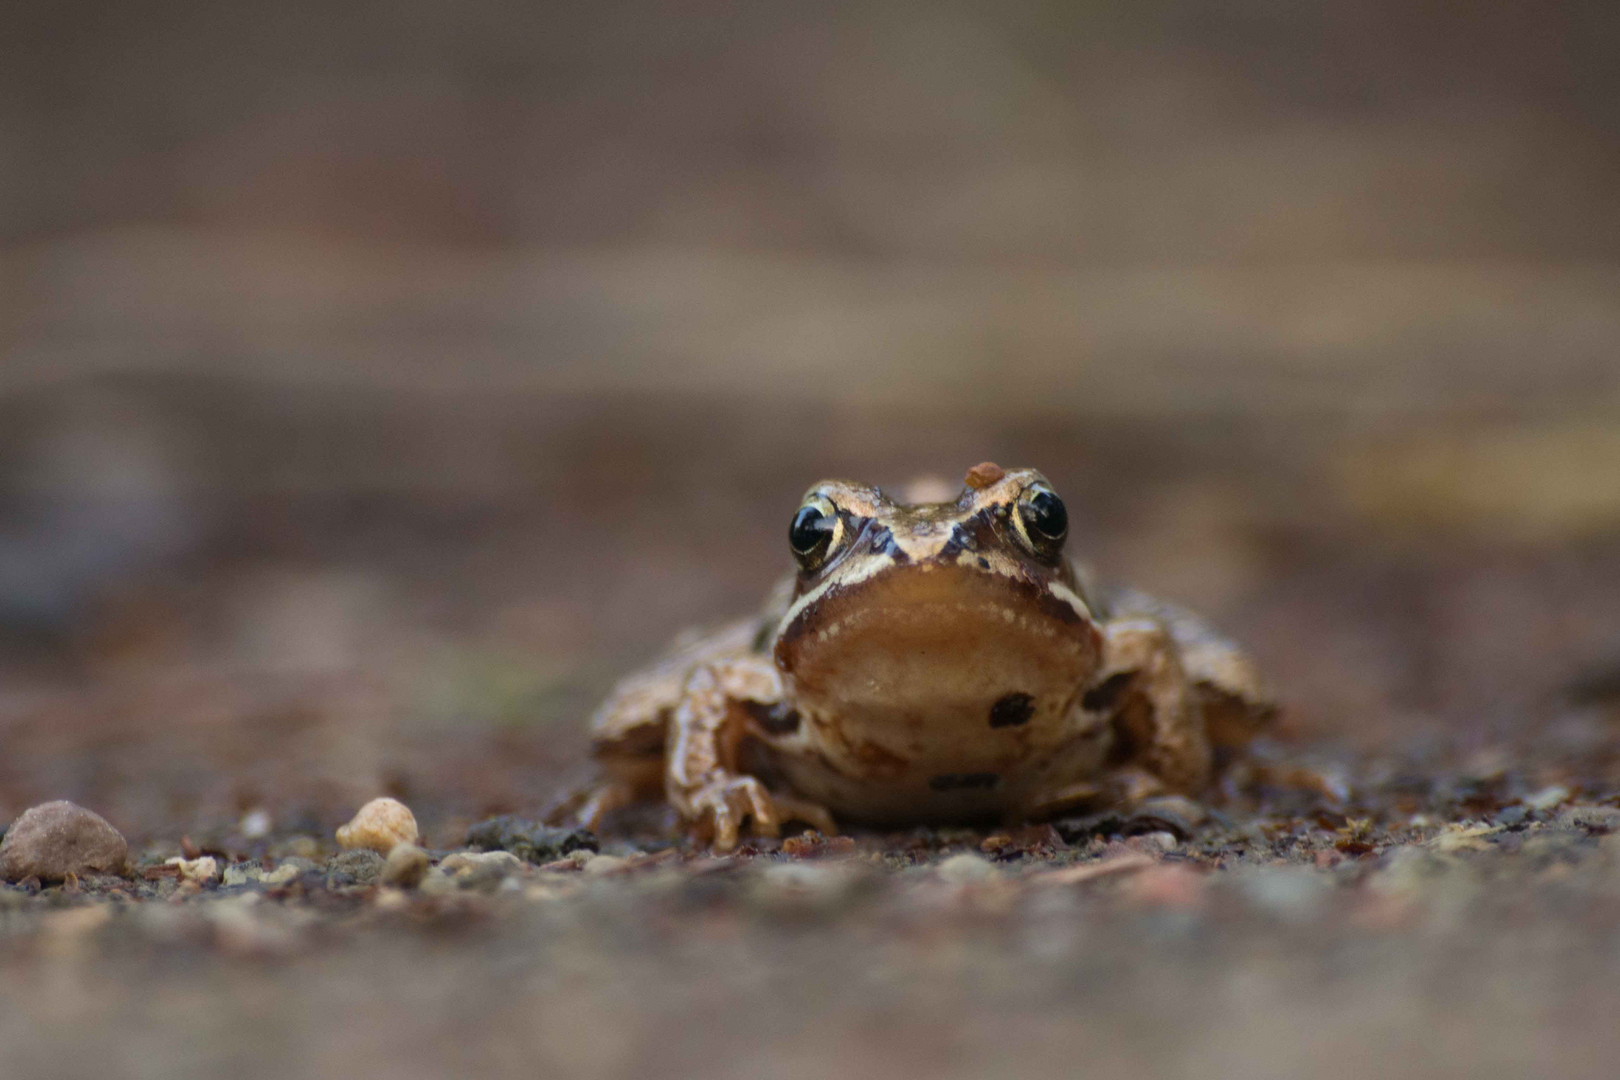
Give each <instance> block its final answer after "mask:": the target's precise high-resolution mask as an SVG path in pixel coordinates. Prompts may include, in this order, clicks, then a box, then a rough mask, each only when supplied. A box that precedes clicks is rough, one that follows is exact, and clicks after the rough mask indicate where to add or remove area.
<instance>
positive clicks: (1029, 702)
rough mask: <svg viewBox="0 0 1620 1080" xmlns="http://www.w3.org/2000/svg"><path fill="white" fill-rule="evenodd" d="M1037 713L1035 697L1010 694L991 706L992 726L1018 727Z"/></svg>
mask: <svg viewBox="0 0 1620 1080" xmlns="http://www.w3.org/2000/svg"><path fill="white" fill-rule="evenodd" d="M1034 715H1035V699H1034V698H1033V697H1031V696H1030V695H1028V694H1023V693H1017V694H1008V695H1006V696H1005V697H1003V698H1001V699H1000V700H999V701H997V702H996V703H995V704H994V705H992V706H990V726H991V727H993V728H1003V727H1018V726H1020V725H1021V724H1027V723H1029V718H1030V717H1031V716H1034Z"/></svg>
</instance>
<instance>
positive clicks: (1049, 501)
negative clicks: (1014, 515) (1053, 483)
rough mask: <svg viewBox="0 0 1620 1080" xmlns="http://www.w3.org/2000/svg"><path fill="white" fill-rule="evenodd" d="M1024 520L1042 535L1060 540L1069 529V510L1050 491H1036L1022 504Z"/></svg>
mask: <svg viewBox="0 0 1620 1080" xmlns="http://www.w3.org/2000/svg"><path fill="white" fill-rule="evenodd" d="M1024 522H1025V524H1027V525H1028V526H1029V527H1030V528H1031V529H1032V530H1034V531H1035V532H1038V533H1040V534H1041V535H1042V536H1045V537H1047V538H1048V539H1051V540H1060V539H1062V538H1063V536H1064V534H1066V533H1067V532H1068V531H1069V511H1068V510H1067V509H1066V508H1065V507H1064V505H1063V500H1062V499H1060V498H1058V497H1057V496H1056V495H1054V494H1052V493H1051V492H1050V491H1037V492H1036V493H1035V494H1033V495H1031V496H1030V497H1029V501H1028V502H1027V503H1025V504H1024Z"/></svg>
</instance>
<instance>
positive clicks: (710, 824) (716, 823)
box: [692, 776, 838, 851]
mask: <svg viewBox="0 0 1620 1080" xmlns="http://www.w3.org/2000/svg"><path fill="white" fill-rule="evenodd" d="M692 808H693V810H694V822H695V823H696V824H697V826H698V829H699V831H700V832H701V833H703V834H706V835H707V836H708V837H709V838H710V843H711V845H712V846H713V848H714V850H716V851H730V850H732V849H733V848H735V847H736V846H737V843H738V841H739V840H740V839H741V837H742V832H743V828H744V826H745V825H746V826H747V827H748V831H749V832H751V833H752V834H753V835H755V836H780V835H782V823H783V822H784V821H802V822H804V823H805V824H807V825H810V826H812V827H813V828H816V829H819V830H820V831H821V832H823V833H824V834H826V835H828V836H833V835H836V834H837V832H838V829H837V826H836V825H835V824H834V823H833V819H832V815H831V814H829V813H828V812H827V810H826V808H825V807H822V806H819V805H817V804H815V803H812V802H806V801H805V800H803V799H797V798H794V797H793V796H791V795H773V794H771V793H770V792H769V791H767V790H766V788H765V785H764V784H762V783H760V782H759V781H758V780H756V779H755V778H754V777H752V776H733V777H728V778H726V779H724V780H719V781H716V782H714V783H713V784H711V785H709V786H708V787H707V788H704V789H703V790H702V791H700V792H699V793H698V794H697V796H696V797H695V798H694V799H693V800H692Z"/></svg>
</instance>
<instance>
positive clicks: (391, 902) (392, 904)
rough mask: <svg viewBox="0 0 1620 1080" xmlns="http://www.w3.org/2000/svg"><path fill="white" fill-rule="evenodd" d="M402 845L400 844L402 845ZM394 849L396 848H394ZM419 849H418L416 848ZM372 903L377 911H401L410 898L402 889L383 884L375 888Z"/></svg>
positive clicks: (408, 903)
mask: <svg viewBox="0 0 1620 1080" xmlns="http://www.w3.org/2000/svg"><path fill="white" fill-rule="evenodd" d="M403 846H404V845H401V847H403ZM395 850H396V851H397V850H398V848H396V849H395ZM418 850H420V849H418ZM372 904H373V905H374V906H375V907H376V909H377V910H378V911H401V910H403V909H405V908H407V907H410V905H411V898H410V897H409V896H407V895H405V890H404V889H396V888H394V887H392V886H388V885H385V886H383V887H382V888H380V889H378V890H377V895H376V897H375V898H374V899H373V900H372Z"/></svg>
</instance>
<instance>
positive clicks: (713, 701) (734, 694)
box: [664, 656, 837, 851]
mask: <svg viewBox="0 0 1620 1080" xmlns="http://www.w3.org/2000/svg"><path fill="white" fill-rule="evenodd" d="M781 697H782V682H781V676H780V675H779V674H778V673H777V671H776V669H775V668H774V667H773V666H772V665H771V664H770V663H769V661H766V660H762V659H760V658H757V657H752V656H749V657H739V658H734V659H730V660H722V661H717V662H714V663H709V664H703V665H701V666H699V667H698V668H697V669H695V670H694V671H693V672H692V675H691V677H690V678H689V679H688V680H687V684H686V689H685V693H684V696H683V698H682V700H681V703H680V705H679V706H677V708H676V709H675V713H674V716H673V717H672V720H671V727H672V742H671V746H670V753H669V760H668V763H667V767H666V771H665V776H664V789H665V792H666V793H667V795H668V796H669V801H670V802H671V803H672V804H674V806H675V808H676V809H677V810H679V811H680V813H681V816H682V817H683V818H685V819H686V820H687V822H688V823H690V824H691V826H692V828H693V829H694V831H695V832H696V833H697V834H698V835H699V836H700V837H701V838H703V839H706V840H708V841H709V842H710V844H711V845H712V846H713V847H714V849H715V850H716V851H730V850H732V849H733V848H735V847H736V846H737V843H738V841H739V840H740V839H741V837H742V835H743V830H744V827H745V826H746V827H747V828H748V829H749V830H750V831H752V832H753V833H754V834H756V835H759V836H780V835H781V833H782V823H783V822H785V821H802V822H805V823H806V824H808V825H811V826H814V827H815V828H817V829H820V830H821V831H822V832H824V833H827V834H828V835H832V834H833V833H835V832H837V829H836V828H834V826H833V820H832V815H831V814H829V813H828V812H827V810H826V809H825V808H824V807H821V806H818V805H816V804H814V803H809V802H805V801H803V800H801V799H797V798H794V797H793V796H790V795H784V794H773V793H772V792H770V791H768V790H767V789H766V787H765V785H764V784H763V783H761V782H760V781H759V779H758V778H756V777H753V776H749V775H747V774H745V773H743V772H742V771H741V770H740V769H739V768H738V764H737V756H738V755H737V750H738V747H739V745H740V744H741V743H742V741H743V738H744V736H746V735H748V734H749V733H750V725H751V724H753V722H754V721H753V711H754V710H753V709H752V708H751V706H759V705H773V704H776V703H777V702H778V701H780V700H781Z"/></svg>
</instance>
